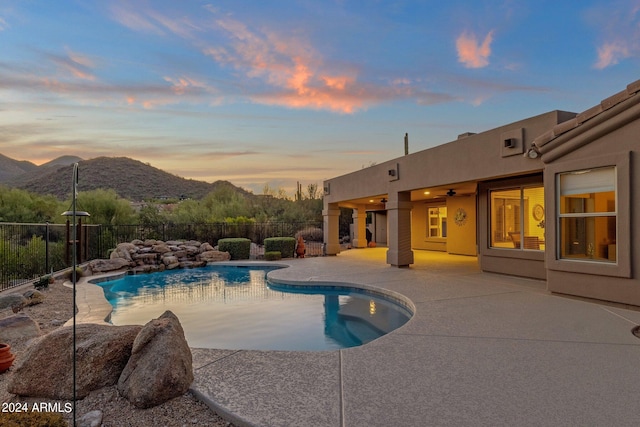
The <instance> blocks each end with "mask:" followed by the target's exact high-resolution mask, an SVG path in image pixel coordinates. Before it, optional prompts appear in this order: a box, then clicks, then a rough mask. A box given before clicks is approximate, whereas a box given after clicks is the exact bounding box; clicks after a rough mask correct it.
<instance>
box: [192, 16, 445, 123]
mask: <svg viewBox="0 0 640 427" xmlns="http://www.w3.org/2000/svg"><path fill="white" fill-rule="evenodd" d="M216 25H217V27H218V28H219V29H222V30H223V31H224V32H225V33H226V34H227V36H228V37H229V39H230V40H231V43H230V44H229V45H228V46H226V47H218V46H210V47H206V48H204V49H203V53H204V54H205V55H208V56H210V57H212V58H213V59H214V60H215V61H216V62H218V63H220V64H223V65H228V66H231V67H234V68H235V69H237V70H239V71H241V72H243V73H244V74H245V75H246V76H247V77H250V78H253V79H259V80H262V81H264V82H265V83H267V84H268V85H269V86H270V88H271V90H267V91H266V92H262V93H256V94H253V95H250V97H251V99H252V100H253V101H254V102H258V103H262V104H267V105H280V106H284V107H288V108H311V109H318V110H329V111H333V112H338V113H345V114H351V113H354V112H356V111H358V110H363V109H366V108H367V107H369V106H371V105H374V104H376V103H380V102H385V101H388V100H393V99H406V98H411V97H418V98H420V99H421V100H422V101H426V102H425V103H435V102H442V101H443V97H442V95H435V94H430V93H428V92H421V91H419V90H412V89H411V88H407V87H396V86H386V87H381V86H375V85H370V84H363V83H362V82H360V81H359V80H358V73H357V72H356V70H355V68H354V67H351V68H344V67H342V68H340V69H336V68H335V67H331V66H328V65H327V64H325V62H324V60H323V57H322V55H321V54H320V53H319V52H317V51H316V50H315V49H314V48H313V47H312V46H311V45H310V44H309V43H307V42H306V41H305V40H304V37H301V35H300V34H295V35H290V36H288V35H282V34H279V33H276V32H274V31H269V30H262V31H252V30H250V29H249V28H248V27H247V26H246V25H244V24H243V23H241V22H238V21H235V20H232V19H220V20H218V21H216Z"/></svg>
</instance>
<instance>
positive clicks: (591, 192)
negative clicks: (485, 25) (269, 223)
mask: <svg viewBox="0 0 640 427" xmlns="http://www.w3.org/2000/svg"><path fill="white" fill-rule="evenodd" d="M638 92H640V80H639V81H636V82H634V83H631V84H629V85H628V86H627V87H626V88H625V90H623V91H621V92H619V93H617V94H615V95H613V96H610V97H608V98H606V99H604V100H603V101H602V102H601V103H600V104H598V105H596V106H593V107H591V108H589V109H587V110H585V111H583V112H581V113H578V114H576V113H570V112H566V111H551V112H548V113H545V114H541V115H539V116H535V117H530V118H527V119H524V120H520V121H517V122H515V123H510V124H507V125H504V126H501V127H499V128H496V129H492V130H488V131H486V132H482V133H478V134H472V133H464V134H461V135H460V136H459V137H458V139H456V140H455V141H451V142H449V143H446V144H443V145H440V146H437V147H434V148H430V149H426V150H423V151H419V152H416V153H412V154H407V155H405V156H402V157H399V158H396V159H392V160H389V161H387V162H384V163H381V164H376V165H374V166H371V167H368V168H364V169H361V170H358V171H355V172H352V173H349V174H346V175H342V176H339V177H335V178H332V179H329V180H327V181H325V182H324V211H323V216H324V233H325V234H324V241H325V245H326V252H327V254H329V255H337V254H338V253H339V252H340V242H339V237H340V236H339V214H340V209H339V208H340V207H349V208H353V209H354V211H353V240H352V242H351V245H352V247H354V248H366V247H367V245H368V241H367V238H369V239H371V240H372V241H375V242H377V243H378V244H381V245H385V246H387V247H388V250H387V260H386V261H387V263H388V264H390V265H391V266H394V267H408V266H410V265H411V264H413V261H414V258H413V253H414V251H415V250H432V251H444V252H448V253H450V254H460V255H468V256H474V257H477V259H478V263H479V266H480V268H481V269H482V270H483V271H488V272H496V273H503V274H510V275H518V276H525V277H531V278H535V279H542V280H546V283H547V288H548V290H549V291H552V292H557V293H563V294H570V295H576V296H581V297H587V298H595V299H600V300H607V301H613V302H619V303H624V304H632V305H638V306H640V278H639V277H638V272H637V270H636V269H634V268H633V267H634V266H638V265H640V233H639V231H638V227H633V226H632V224H639V223H640V210H639V209H634V206H637V205H638V201H639V200H638V191H639V189H640V174H638V173H637V170H638V166H639V163H638V162H639V160H638V156H639V154H640V94H638ZM634 170H635V171H636V173H634Z"/></svg>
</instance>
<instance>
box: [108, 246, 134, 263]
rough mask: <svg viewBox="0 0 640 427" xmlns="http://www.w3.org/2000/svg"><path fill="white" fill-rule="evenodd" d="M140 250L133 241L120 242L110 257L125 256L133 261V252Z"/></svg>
mask: <svg viewBox="0 0 640 427" xmlns="http://www.w3.org/2000/svg"><path fill="white" fill-rule="evenodd" d="M137 250H138V247H137V246H136V245H134V244H133V243H120V244H118V246H116V248H115V249H114V250H113V252H111V255H109V258H111V259H115V258H124V259H126V260H127V261H131V254H133V253H135V252H136V251H137Z"/></svg>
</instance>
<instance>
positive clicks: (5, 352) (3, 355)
mask: <svg viewBox="0 0 640 427" xmlns="http://www.w3.org/2000/svg"><path fill="white" fill-rule="evenodd" d="M15 358H16V355H15V354H13V353H11V346H10V345H9V344H5V343H0V374H1V373H3V372H5V371H6V370H7V369H9V368H10V367H11V365H12V364H13V361H14V360H15Z"/></svg>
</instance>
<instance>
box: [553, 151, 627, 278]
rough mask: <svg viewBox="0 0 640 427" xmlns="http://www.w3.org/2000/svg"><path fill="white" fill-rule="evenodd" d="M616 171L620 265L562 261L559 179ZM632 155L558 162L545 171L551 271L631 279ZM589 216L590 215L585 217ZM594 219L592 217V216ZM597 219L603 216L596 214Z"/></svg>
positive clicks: (567, 259) (620, 154)
mask: <svg viewBox="0 0 640 427" xmlns="http://www.w3.org/2000/svg"><path fill="white" fill-rule="evenodd" d="M605 167H615V172H616V176H615V191H616V252H617V254H616V262H615V263H614V262H601V261H585V260H581V259H575V258H560V234H559V233H560V218H561V215H560V205H559V203H560V185H559V175H560V174H563V173H568V172H574V171H581V170H588V169H597V168H605ZM630 171H631V153H630V152H628V151H626V152H619V153H612V154H605V155H602V156H598V157H590V158H585V159H576V160H570V161H565V162H562V161H556V162H554V163H552V164H550V165H547V167H546V169H545V171H544V183H545V189H546V191H545V205H546V211H547V212H546V217H547V218H548V221H547V222H546V225H547V236H548V237H549V239H548V240H550V241H549V242H548V244H547V247H546V249H547V251H546V253H545V263H546V265H547V268H548V269H550V270H556V271H565V272H572V273H582V274H593V275H601V276H613V277H626V278H629V277H631V187H630V185H631V174H630ZM584 215H586V214H584ZM589 215H591V214H589ZM594 216H602V213H596V214H594Z"/></svg>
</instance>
